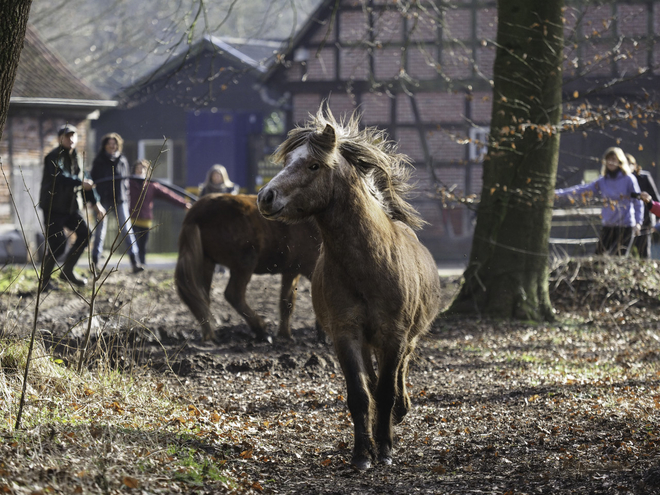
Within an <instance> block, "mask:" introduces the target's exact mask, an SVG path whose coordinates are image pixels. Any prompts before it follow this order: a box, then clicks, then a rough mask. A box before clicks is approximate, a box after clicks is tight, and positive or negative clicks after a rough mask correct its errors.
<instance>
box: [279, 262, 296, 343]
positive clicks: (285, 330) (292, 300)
mask: <svg viewBox="0 0 660 495" xmlns="http://www.w3.org/2000/svg"><path fill="white" fill-rule="evenodd" d="M299 279H300V275H299V274H297V273H283V274H282V289H281V291H280V328H279V330H278V332H277V335H278V337H282V338H285V339H290V338H291V314H292V313H293V308H294V307H295V305H296V288H297V287H298V280H299Z"/></svg>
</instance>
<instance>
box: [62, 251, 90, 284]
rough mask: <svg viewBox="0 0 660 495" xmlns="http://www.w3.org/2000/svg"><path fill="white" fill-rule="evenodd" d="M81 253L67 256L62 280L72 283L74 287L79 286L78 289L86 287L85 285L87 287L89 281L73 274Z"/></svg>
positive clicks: (63, 266)
mask: <svg viewBox="0 0 660 495" xmlns="http://www.w3.org/2000/svg"><path fill="white" fill-rule="evenodd" d="M80 252H82V249H81V250H80ZM80 252H77V253H74V252H72V253H70V254H69V256H67V258H66V261H65V262H64V265H62V271H61V272H60V278H63V279H64V280H66V281H68V282H70V283H72V284H73V285H77V286H78V287H84V286H85V285H87V279H86V278H85V277H78V276H77V275H76V274H75V273H74V272H73V268H74V267H75V266H76V263H77V262H78V258H80Z"/></svg>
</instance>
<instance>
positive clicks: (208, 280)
mask: <svg viewBox="0 0 660 495" xmlns="http://www.w3.org/2000/svg"><path fill="white" fill-rule="evenodd" d="M214 271H215V263H214V262H213V261H212V260H210V259H209V258H206V257H205V258H204V264H203V267H202V274H201V275H202V289H203V290H204V293H205V294H206V295H207V298H206V300H207V301H210V300H211V284H212V283H213V272H214ZM205 313H206V316H205V317H204V318H203V319H202V320H201V322H202V340H204V341H208V340H213V328H211V308H210V307H209V305H208V304H206V308H205Z"/></svg>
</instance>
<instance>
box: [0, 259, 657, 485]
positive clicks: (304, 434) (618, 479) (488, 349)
mask: <svg viewBox="0 0 660 495" xmlns="http://www.w3.org/2000/svg"><path fill="white" fill-rule="evenodd" d="M227 278H228V276H227V275H224V274H216V279H215V282H214V288H213V295H212V299H213V305H212V309H213V314H214V316H215V318H216V320H217V329H218V330H217V341H216V342H214V343H211V344H206V343H202V342H201V341H200V339H199V332H198V331H197V324H196V322H195V321H194V319H193V317H192V315H190V313H189V312H188V310H187V308H185V307H184V306H183V304H182V303H181V302H180V301H179V299H178V297H177V295H176V292H175V290H174V287H173V283H172V272H171V271H148V272H146V273H144V274H140V275H138V276H134V275H132V274H129V273H128V272H119V273H116V274H113V275H112V276H111V277H110V278H109V279H108V282H107V285H106V287H104V290H103V291H102V296H101V297H99V299H98V301H97V305H96V311H95V314H94V321H93V334H94V339H93V340H92V347H91V358H90V361H89V364H90V366H92V365H93V362H94V359H106V360H108V361H109V362H111V363H112V366H115V367H117V368H119V369H122V370H123V372H125V373H130V372H132V371H133V370H135V369H137V368H140V369H141V370H147V372H148V373H151V374H154V375H157V376H159V377H160V378H159V379H160V380H162V381H163V383H165V384H166V386H167V387H168V389H169V390H171V391H172V393H175V394H178V395H179V396H180V397H181V400H185V401H188V402H190V403H194V404H195V405H196V407H199V408H200V409H202V408H203V409H206V410H209V411H211V410H213V411H221V412H222V413H223V414H224V415H228V417H229V418H230V420H231V421H232V425H233V426H232V428H231V429H230V431H229V432H225V433H224V434H223V435H220V436H219V437H218V438H217V439H216V440H214V441H209V440H208V439H206V440H204V441H203V442H202V444H201V445H199V446H198V447H199V448H202V449H203V450H205V451H208V452H209V455H213V456H215V457H219V458H222V459H226V460H227V467H228V469H230V470H231V472H232V473H233V475H234V476H236V477H238V478H239V479H241V478H245V479H249V480H250V484H247V485H243V490H245V491H254V492H261V493H309V494H312V493H327V494H330V493H337V494H345V493H355V494H382V493H396V494H407V493H498V494H501V493H553V494H556V493H657V491H656V490H659V489H660V488H658V487H660V479H659V478H660V477H659V476H658V475H657V471H656V468H657V467H658V466H660V453H659V452H660V447H659V446H660V437H659V431H660V430H659V429H658V422H659V420H658V418H659V417H660V402H658V401H657V397H660V389H659V386H660V367H659V365H658V360H659V356H660V344H659V343H658V341H656V338H657V333H658V329H659V328H660V325H658V323H657V321H655V320H653V321H649V320H648V318H644V319H638V320H635V319H634V318H631V319H629V320H628V321H624V322H623V323H622V322H621V321H619V322H615V324H614V325H609V326H608V325H607V324H606V323H603V324H602V325H600V324H597V325H594V324H593V321H592V323H591V324H586V326H585V325H581V324H579V323H578V324H576V323H565V324H563V325H562V324H558V325H526V324H511V323H498V322H488V321H480V320H462V321H453V320H442V319H441V320H438V321H436V323H435V324H434V326H433V328H432V330H431V332H430V333H429V335H428V336H427V337H426V338H425V339H424V340H423V341H422V342H421V344H420V346H419V350H418V356H417V358H416V360H415V361H414V363H413V364H412V366H411V370H410V376H409V382H410V383H409V386H410V390H411V398H412V402H413V407H412V410H411V412H410V414H409V415H408V416H407V417H406V418H405V420H404V422H403V423H402V424H401V425H399V426H397V427H396V428H395V451H394V465H393V466H389V467H386V466H375V467H374V468H372V469H370V470H369V471H366V472H358V471H356V470H355V469H353V468H352V467H351V466H350V465H349V464H348V462H349V461H350V454H351V447H352V422H351V418H350V414H349V413H348V408H347V405H346V397H345V395H346V392H345V386H344V380H343V377H342V374H341V370H340V369H339V367H338V365H337V362H336V360H335V357H334V352H333V350H332V348H331V346H329V345H327V344H326V343H324V342H319V341H318V339H317V336H316V332H315V330H314V314H313V311H312V305H311V295H310V290H309V283H308V282H307V281H302V282H301V284H300V286H299V288H298V301H297V305H296V309H295V312H294V317H293V320H292V332H293V336H294V340H292V341H278V340H275V342H274V343H272V344H269V343H263V342H255V341H254V340H253V338H252V334H251V333H250V331H249V329H248V327H247V326H246V325H245V323H244V321H243V319H242V318H240V316H239V315H237V314H236V313H235V312H234V311H233V309H231V307H229V305H228V304H227V303H226V302H225V301H224V298H223V297H222V292H223V290H224V286H225V284H226V281H227ZM278 283H279V277H270V276H255V277H254V278H253V280H252V282H251V284H250V286H249V293H248V301H249V302H250V303H251V304H252V305H253V307H254V308H255V309H256V310H257V311H258V312H259V313H260V314H262V315H263V316H265V317H266V319H267V320H269V321H270V323H271V332H272V331H273V330H274V329H275V328H276V326H277V325H276V324H277V316H276V315H277V295H278V292H279V287H278ZM457 284H458V281H457V280H456V279H443V294H444V297H445V299H446V302H447V303H448V302H449V301H450V300H451V297H452V296H453V295H454V294H455V292H456V290H457V287H458V285H457ZM29 302H30V297H27V298H24V299H22V300H21V302H18V300H16V301H7V300H6V301H4V302H3V304H4V305H5V308H11V307H12V305H13V308H14V309H13V311H24V312H25V314H26V315H28V314H30V311H31V310H30V304H29ZM88 312H89V309H88V306H87V305H86V304H81V303H80V302H79V301H76V300H75V298H73V297H72V294H71V292H70V291H69V290H61V291H57V292H53V293H51V294H49V295H48V297H47V298H46V299H45V300H44V302H43V307H42V311H41V313H40V317H39V321H38V328H39V329H40V332H41V334H42V335H43V336H44V337H45V338H46V339H47V340H48V339H50V342H53V343H54V344H53V345H54V350H55V352H56V353H58V355H61V356H62V357H63V359H65V360H69V361H73V360H75V359H77V356H78V354H77V353H78V352H79V348H80V345H81V339H82V336H83V335H84V330H85V328H86V327H85V324H86V321H87V319H86V318H87V314H88ZM563 316H564V317H568V316H570V315H563ZM575 318H577V319H573V320H570V321H571V322H575V321H577V320H579V318H578V317H577V316H576V317H575ZM563 321H569V320H563ZM77 322H80V323H78V324H77ZM649 332H650V333H649ZM654 335H655V336H656V337H654ZM599 364H600V367H599V366H598V365H599ZM585 367H587V368H589V370H588V373H584V372H583V371H584V369H585ZM654 397H655V398H656V399H654ZM195 492H196V493H214V488H213V486H212V485H208V486H203V487H195Z"/></svg>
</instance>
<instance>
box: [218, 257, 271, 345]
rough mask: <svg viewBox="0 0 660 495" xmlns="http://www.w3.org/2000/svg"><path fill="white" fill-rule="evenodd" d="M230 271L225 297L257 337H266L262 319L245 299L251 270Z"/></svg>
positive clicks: (263, 338)
mask: <svg viewBox="0 0 660 495" xmlns="http://www.w3.org/2000/svg"><path fill="white" fill-rule="evenodd" d="M230 273H231V275H230V276H229V282H228V283H227V288H226V289H225V299H227V302H228V303H229V304H231V305H232V307H233V308H234V309H235V310H236V311H238V313H239V314H240V315H241V316H243V318H245V321H247V324H248V325H249V326H250V328H251V329H252V331H253V332H254V333H256V334H257V338H258V339H262V340H265V339H267V337H268V334H267V333H266V325H265V323H264V321H263V320H262V319H261V317H260V316H259V315H258V314H257V313H255V312H254V311H253V310H252V308H251V307H250V306H248V304H247V302H246V301H245V291H246V289H247V285H248V283H249V282H250V279H251V278H252V270H249V269H248V270H236V269H232V270H231V272H230Z"/></svg>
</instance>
